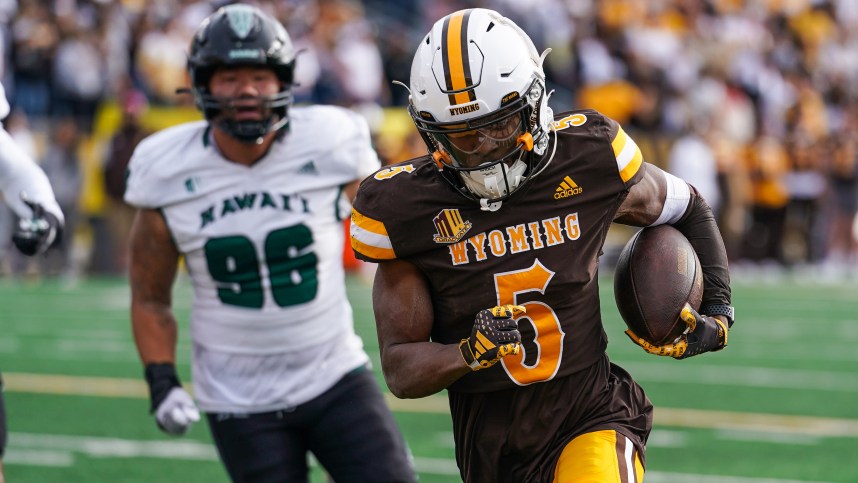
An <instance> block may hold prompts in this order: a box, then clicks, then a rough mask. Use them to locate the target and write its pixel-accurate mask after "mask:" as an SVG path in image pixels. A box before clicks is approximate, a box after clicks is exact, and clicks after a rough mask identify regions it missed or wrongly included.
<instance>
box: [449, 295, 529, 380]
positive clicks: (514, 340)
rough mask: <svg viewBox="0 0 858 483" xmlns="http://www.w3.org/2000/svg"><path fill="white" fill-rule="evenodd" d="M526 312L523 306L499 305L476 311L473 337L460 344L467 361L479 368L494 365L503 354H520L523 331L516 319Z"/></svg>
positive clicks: (469, 364) (476, 368) (474, 367)
mask: <svg viewBox="0 0 858 483" xmlns="http://www.w3.org/2000/svg"><path fill="white" fill-rule="evenodd" d="M525 312H526V309H525V308H524V307H522V306H521V305H498V306H495V307H492V308H490V309H485V310H481V311H480V312H479V313H477V317H476V319H475V320H474V327H473V328H472V329H471V336H470V337H468V338H467V339H462V342H460V343H459V350H460V351H461V352H462V358H463V359H465V364H467V365H468V367H470V368H471V370H472V371H478V370H480V369H485V368H487V367H491V366H493V365H494V364H495V363H496V362H497V361H499V360H500V359H501V357H504V356H507V355H509V354H518V352H519V351H520V350H521V333H520V332H519V331H518V323H517V322H516V321H515V319H516V317H518V316H519V315H521V314H523V313H525Z"/></svg>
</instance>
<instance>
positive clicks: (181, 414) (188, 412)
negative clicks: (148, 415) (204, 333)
mask: <svg viewBox="0 0 858 483" xmlns="http://www.w3.org/2000/svg"><path fill="white" fill-rule="evenodd" d="M146 382H147V383H148V384H149V395H150V397H151V403H152V405H151V408H150V412H153V413H155V422H156V423H157V424H158V427H159V428H161V431H164V432H165V433H167V434H172V435H174V436H181V435H183V434H185V433H187V432H188V430H189V429H190V428H191V426H192V425H193V424H194V423H195V422H197V421H199V420H200V411H199V410H198V409H197V406H196V405H195V404H194V400H193V399H192V398H191V395H190V394H188V392H187V391H185V390H184V389H183V388H182V385H181V384H180V383H179V378H178V376H176V368H175V366H173V364H167V363H164V364H149V365H147V366H146Z"/></svg>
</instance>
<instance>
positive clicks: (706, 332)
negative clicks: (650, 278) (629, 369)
mask: <svg viewBox="0 0 858 483" xmlns="http://www.w3.org/2000/svg"><path fill="white" fill-rule="evenodd" d="M679 316H680V317H681V318H682V320H683V322H685V325H687V326H688V330H687V331H686V332H685V333H684V334H682V335H681V336H679V338H678V339H676V340H675V341H673V342H672V343H670V344H665V345H663V346H655V345H652V344H650V343H649V342H647V341H646V340H644V339H642V338H640V337H638V336H637V334H635V333H634V332H632V331H631V330H626V335H628V336H629V338H630V339H631V340H632V342H634V343H635V344H637V345H639V346H641V347H643V349H644V350H645V351H647V352H649V353H650V354H655V355H657V356H670V357H673V358H674V359H685V358H688V357H692V356H696V355H698V354H702V353H704V352H715V351H719V350H721V349H723V348H725V347H727V333H728V330H729V329H728V328H727V324H726V323H724V322H722V321H720V320H718V319H716V318H714V317H707V316H705V315H700V314H698V313H697V311H696V310H694V309H692V308H691V305H689V304H685V307H683V308H682V312H680V314H679Z"/></svg>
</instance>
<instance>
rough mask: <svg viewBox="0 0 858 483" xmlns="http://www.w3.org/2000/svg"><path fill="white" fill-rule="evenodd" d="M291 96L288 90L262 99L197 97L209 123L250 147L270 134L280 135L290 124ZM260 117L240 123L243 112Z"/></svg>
mask: <svg viewBox="0 0 858 483" xmlns="http://www.w3.org/2000/svg"><path fill="white" fill-rule="evenodd" d="M292 100H293V96H292V92H291V90H290V89H289V88H288V87H287V88H284V90H281V91H280V92H278V93H277V94H273V95H270V96H259V97H218V96H213V95H211V94H207V93H200V94H198V101H197V102H198V103H199V104H200V105H201V106H202V109H203V112H204V113H205V116H206V119H208V120H209V121H211V122H213V123H216V124H217V126H218V127H219V128H220V129H222V130H223V131H224V132H226V133H228V134H229V135H230V136H232V137H233V138H235V139H237V140H239V141H241V142H244V143H248V144H252V143H259V142H261V141H262V138H263V137H264V136H265V135H266V134H268V133H269V132H275V131H280V130H281V129H283V128H284V127H286V126H287V125H288V123H289V117H288V111H289V107H290V106H291V105H292ZM251 109H252V110H254V111H257V112H260V113H261V118H260V119H258V120H256V119H254V120H249V119H239V116H238V113H240V112H241V111H244V110H251Z"/></svg>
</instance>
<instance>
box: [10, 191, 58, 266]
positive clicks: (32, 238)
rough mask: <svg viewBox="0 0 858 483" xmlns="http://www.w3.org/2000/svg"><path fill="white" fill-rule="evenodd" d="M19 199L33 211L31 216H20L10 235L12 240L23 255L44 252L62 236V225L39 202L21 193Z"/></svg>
mask: <svg viewBox="0 0 858 483" xmlns="http://www.w3.org/2000/svg"><path fill="white" fill-rule="evenodd" d="M21 201H23V202H24V203H26V205H27V206H29V207H30V210H32V211H33V216H32V218H29V219H26V218H21V220H20V221H19V222H18V227H17V229H16V230H15V233H14V234H13V235H12V242H13V243H14V244H15V246H16V247H18V250H20V251H21V253H23V254H24V255H28V256H33V255H38V254H40V253H44V251H45V250H47V249H48V248H50V247H51V246H52V245H53V244H54V243H56V242H58V241H59V240H60V238H61V237H62V232H63V225H62V223H60V220H59V219H57V217H56V216H54V215H53V214H52V213H50V212H48V211H47V210H45V207H44V206H42V205H41V204H40V203H36V202H33V201H31V200H30V199H28V198H27V197H26V196H24V195H23V194H22V195H21Z"/></svg>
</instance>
